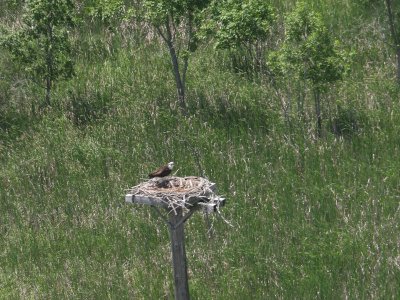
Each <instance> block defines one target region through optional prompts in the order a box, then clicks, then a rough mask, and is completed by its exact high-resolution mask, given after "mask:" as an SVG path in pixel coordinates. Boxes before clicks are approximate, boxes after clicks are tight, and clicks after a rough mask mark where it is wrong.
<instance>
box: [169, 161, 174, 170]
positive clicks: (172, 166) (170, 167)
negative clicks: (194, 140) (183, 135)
mask: <svg viewBox="0 0 400 300" xmlns="http://www.w3.org/2000/svg"><path fill="white" fill-rule="evenodd" d="M173 168H174V162H173V161H171V162H169V163H168V169H170V170H172V169H173Z"/></svg>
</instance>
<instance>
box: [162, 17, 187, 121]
mask: <svg viewBox="0 0 400 300" xmlns="http://www.w3.org/2000/svg"><path fill="white" fill-rule="evenodd" d="M165 27H166V32H167V36H166V37H165V42H166V43H167V46H168V50H169V54H170V56H171V62H172V69H173V72H174V77H175V83H176V89H177V92H178V101H179V106H180V107H181V110H182V112H183V114H185V115H186V113H187V112H186V100H185V82H184V81H183V80H182V76H181V74H180V71H179V61H178V55H177V54H176V51H175V46H174V43H173V39H172V33H171V28H170V24H169V21H167V23H166V24H165ZM185 68H187V66H185ZM184 72H186V70H184Z"/></svg>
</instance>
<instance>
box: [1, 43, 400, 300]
mask: <svg viewBox="0 0 400 300" xmlns="http://www.w3.org/2000/svg"><path fill="white" fill-rule="evenodd" d="M89 42H90V43H92V44H91V45H92V46H93V47H95V46H96V45H97V46H98V47H100V46H101V43H97V42H96V41H95V40H93V41H89ZM89 42H88V43H89ZM97 46H96V47H97ZM363 46H365V45H363ZM374 47H375V46H374ZM96 49H97V50H96ZM96 49H94V50H96V51H97V52H96V51H94V50H93V52H92V53H90V54H85V53H80V54H79V55H82V56H81V57H80V60H78V67H77V77H76V78H75V79H74V80H72V81H70V82H68V83H61V84H59V86H58V87H57V89H56V93H55V95H54V99H55V101H56V103H57V105H55V107H54V108H53V109H51V110H49V112H48V113H47V114H45V115H39V116H35V117H33V116H31V115H30V113H26V115H28V116H29V118H27V120H32V126H29V122H26V123H28V124H26V123H20V122H16V125H15V127H13V128H14V129H13V128H11V127H10V128H9V127H7V128H6V129H7V130H8V131H5V130H3V131H2V132H1V136H2V137H3V136H4V137H6V138H7V139H8V140H7V142H4V143H1V144H0V151H1V152H0V162H1V169H0V211H1V212H2V215H1V218H0V232H1V234H2V236H3V238H2V239H0V249H1V251H0V298H5V299H8V298H38V299H42V298H51V299H54V298H55V299H71V298H73V299H75V298H77V299H80V298H81V299H88V298H89V299H92V298H112V299H161V298H165V299H172V298H173V282H172V270H171V261H170V245H169V237H168V231H167V227H166V225H165V224H164V223H163V221H162V220H161V219H160V218H158V216H157V214H155V213H154V212H152V211H151V210H150V209H149V208H148V207H140V206H128V205H126V204H125V203H124V193H125V189H126V188H129V187H130V186H132V185H134V184H136V183H138V182H139V181H141V180H143V179H144V178H146V176H147V173H148V172H149V170H151V169H153V168H154V167H156V166H158V165H160V164H162V163H165V162H166V161H170V160H174V161H175V163H176V166H177V175H179V176H186V175H203V174H204V175H205V176H207V177H208V178H209V179H210V180H212V181H214V182H216V183H217V185H218V188H219V193H220V194H222V195H224V196H226V197H227V199H228V203H227V206H226V207H224V208H223V209H222V213H223V217H224V218H225V219H226V220H227V221H228V222H229V223H230V224H232V225H233V227H231V226H230V225H228V224H227V223H226V222H224V220H223V219H222V218H220V217H218V216H213V217H212V218H211V223H212V226H213V229H214V231H213V232H214V234H213V237H212V238H209V234H208V233H207V230H208V228H207V225H206V222H205V220H204V218H203V216H202V215H201V214H200V213H199V214H196V215H194V216H193V217H192V218H191V219H190V220H189V221H188V222H187V224H186V233H187V234H186V249H187V256H188V264H189V276H190V292H191V295H192V298H193V299H247V298H248V297H249V296H252V297H253V298H254V299H270V298H287V299H292V298H306V299H307V298H324V299H325V298H328V299H337V298H374V299H375V298H381V299H387V298H396V297H398V296H399V293H400V291H399V288H398V287H399V286H400V276H399V272H400V246H399V233H400V231H399V224H400V207H399V196H400V189H399V179H398V170H399V168H400V153H399V151H400V148H399V147H400V139H399V137H398V132H399V129H400V128H399V124H400V114H399V106H398V103H397V102H396V101H397V98H396V95H398V94H397V91H396V90H395V89H394V88H393V85H391V84H390V83H384V82H382V81H385V80H386V82H389V81H388V80H387V78H386V77H387V76H388V74H389V73H390V72H389V69H388V67H385V66H382V68H379V72H375V71H376V70H377V69H376V68H377V65H379V64H378V63H376V64H374V68H369V67H368V66H365V65H363V66H362V67H360V68H358V69H355V72H356V74H355V75H354V77H353V78H352V79H353V80H351V79H349V80H347V81H346V82H345V83H344V84H343V85H342V86H338V87H333V88H332V90H331V91H330V93H329V94H328V96H327V98H326V99H327V100H326V101H329V102H326V103H325V104H326V106H324V108H325V111H324V113H325V116H326V117H327V118H326V119H324V121H325V125H326V126H325V131H324V133H325V134H324V137H323V138H322V139H316V138H315V137H314V136H313V132H314V128H313V126H314V124H313V121H312V116H313V110H312V109H313V107H312V101H307V102H306V103H305V115H306V118H305V120H306V122H302V121H301V120H299V119H298V118H297V117H296V116H297V111H296V110H295V108H293V111H291V112H290V114H289V116H290V118H291V119H290V121H291V124H288V123H287V120H285V118H284V116H283V114H282V112H281V103H280V99H279V98H278V96H277V94H276V93H275V92H274V90H273V89H272V88H271V87H269V86H268V84H267V83H266V82H258V81H257V80H253V81H250V80H248V79H247V78H245V77H243V76H241V75H240V74H232V73H231V72H230V71H229V69H227V68H220V65H219V63H218V62H219V58H220V57H218V56H216V57H213V56H211V55H209V53H210V52H211V51H212V50H210V49H200V50H199V52H198V54H197V55H196V56H194V57H192V58H191V61H190V63H191V64H190V69H189V73H188V83H187V88H188V102H189V111H190V114H189V116H188V117H183V116H181V115H180V113H179V111H178V108H177V105H176V99H175V90H174V82H173V77H172V74H171V71H170V69H169V61H168V53H167V52H166V51H165V50H163V48H161V47H159V46H157V45H154V44H150V45H146V46H143V47H138V48H134V47H132V48H130V47H126V48H123V49H122V50H120V51H116V50H115V49H114V50H113V51H109V50H107V49H101V48H99V49H98V48H96ZM374 51H376V50H375V48H373V51H371V53H370V54H371V57H375V59H377V60H381V59H382V56H381V55H378V56H374V55H375V54H376V53H375V52H374ZM85 55H86V56H85ZM87 55H92V56H93V57H92V56H90V57H89V56H87ZM85 62H87V63H85ZM362 72H369V73H368V76H369V77H368V78H372V77H374V76H375V77H374V78H375V80H374V81H373V82H372V83H371V81H369V80H367V79H365V80H364V79H363V78H364V73H362ZM380 78H382V79H383V80H381V81H379V80H378V79H380ZM296 88H297V86H295V87H294V86H290V89H291V90H290V93H288V94H290V95H291V96H293V97H294V96H298V95H297V94H296V93H299V91H297V90H296ZM284 92H287V91H284ZM29 97H30V98H29V99H31V98H32V99H34V98H35V97H39V96H38V95H36V94H35V95H30V96H29ZM294 98H295V97H294ZM306 100H307V99H306ZM293 101H295V100H293ZM338 103H339V104H341V105H343V106H344V108H345V109H349V108H351V109H356V110H357V111H358V112H359V113H360V114H359V116H361V117H360V119H359V120H358V121H359V124H358V129H357V130H355V132H351V133H350V134H349V135H344V136H338V135H334V134H333V133H331V132H330V127H329V118H334V117H335V113H334V111H335V108H336V105H337V104H338ZM389 104H390V105H389ZM329 105H330V106H329ZM293 107H295V103H293ZM328 107H329V109H328ZM25 109H26V107H25ZM331 110H332V111H331ZM21 111H25V112H26V110H22V109H21ZM28 111H29V109H28ZM8 116H14V115H8ZM20 118H21V117H20ZM31 118H32V119H31ZM12 120H13V119H12V118H10V120H8V119H7V122H10V123H12ZM18 124H23V126H22V125H18Z"/></svg>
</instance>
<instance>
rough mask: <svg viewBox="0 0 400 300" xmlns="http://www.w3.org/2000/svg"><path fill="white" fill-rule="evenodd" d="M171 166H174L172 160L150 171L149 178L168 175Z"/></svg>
mask: <svg viewBox="0 0 400 300" xmlns="http://www.w3.org/2000/svg"><path fill="white" fill-rule="evenodd" d="M173 168H174V162H173V161H171V162H169V163H168V164H166V165H165V166H162V167H159V168H158V169H157V170H155V171H154V172H152V173H150V174H149V178H154V177H165V176H168V175H169V174H171V171H172V169H173Z"/></svg>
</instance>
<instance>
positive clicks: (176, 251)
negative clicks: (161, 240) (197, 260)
mask: <svg viewBox="0 0 400 300" xmlns="http://www.w3.org/2000/svg"><path fill="white" fill-rule="evenodd" d="M183 218H184V216H183V215H182V209H181V208H179V209H177V210H176V214H175V213H173V212H171V213H170V217H169V223H170V226H169V232H170V236H171V251H172V264H173V268H174V285H175V300H189V299H190V298H189V283H188V275H187V267H186V252H185V233H184V221H183Z"/></svg>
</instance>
